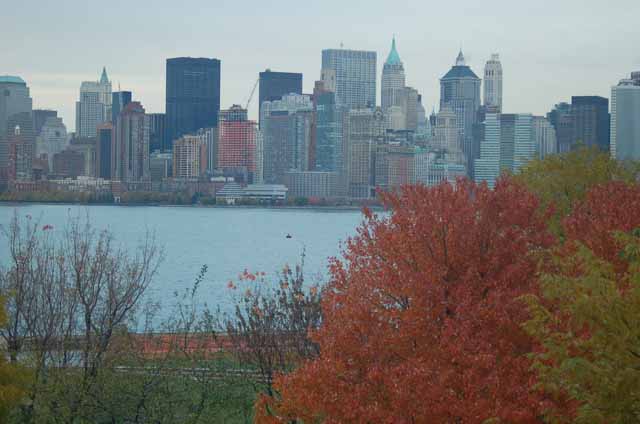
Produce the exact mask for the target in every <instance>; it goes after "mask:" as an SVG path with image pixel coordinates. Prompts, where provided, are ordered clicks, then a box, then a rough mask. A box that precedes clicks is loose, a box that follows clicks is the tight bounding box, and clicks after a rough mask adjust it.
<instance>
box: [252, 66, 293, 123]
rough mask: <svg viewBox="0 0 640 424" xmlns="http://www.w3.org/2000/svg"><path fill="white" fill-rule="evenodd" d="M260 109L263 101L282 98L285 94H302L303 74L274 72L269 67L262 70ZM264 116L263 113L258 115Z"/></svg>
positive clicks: (259, 95)
mask: <svg viewBox="0 0 640 424" xmlns="http://www.w3.org/2000/svg"><path fill="white" fill-rule="evenodd" d="M258 90H259V94H258V97H259V101H260V103H259V104H258V106H259V108H260V110H261V108H262V102H271V101H274V100H280V99H282V96H284V95H285V94H291V93H296V94H302V74H297V73H292V72H273V71H271V69H267V70H266V71H264V72H260V87H259V89H258ZM258 116H262V115H258Z"/></svg>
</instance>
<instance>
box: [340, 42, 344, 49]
mask: <svg viewBox="0 0 640 424" xmlns="http://www.w3.org/2000/svg"><path fill="white" fill-rule="evenodd" d="M340 48H341V49H344V43H343V42H342V41H341V42H340Z"/></svg>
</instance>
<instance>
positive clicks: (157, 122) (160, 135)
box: [148, 113, 171, 152]
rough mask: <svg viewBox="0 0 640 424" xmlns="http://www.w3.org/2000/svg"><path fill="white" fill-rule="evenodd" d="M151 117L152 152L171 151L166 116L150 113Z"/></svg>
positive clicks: (150, 138)
mask: <svg viewBox="0 0 640 424" xmlns="http://www.w3.org/2000/svg"><path fill="white" fill-rule="evenodd" d="M148 115H149V149H151V151H152V152H154V151H158V150H159V151H162V152H166V151H168V150H171V146H169V143H167V139H166V135H167V129H166V125H165V121H166V115H165V114H164V113H150V114H148Z"/></svg>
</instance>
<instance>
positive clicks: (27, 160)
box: [8, 115, 34, 181]
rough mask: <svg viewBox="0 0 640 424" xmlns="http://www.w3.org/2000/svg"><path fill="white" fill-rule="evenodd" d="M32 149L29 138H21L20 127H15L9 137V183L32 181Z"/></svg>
mask: <svg viewBox="0 0 640 424" xmlns="http://www.w3.org/2000/svg"><path fill="white" fill-rule="evenodd" d="M14 116H15V115H14ZM33 149H34V145H33V142H32V140H31V137H30V136H27V137H25V136H23V134H22V133H21V131H20V125H16V126H15V127H14V130H13V134H12V135H10V136H9V155H8V156H9V161H8V162H9V164H8V179H9V181H30V180H32V179H33V166H32V163H33V156H34V155H33V153H34V152H33Z"/></svg>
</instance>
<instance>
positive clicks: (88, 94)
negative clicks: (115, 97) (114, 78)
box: [76, 67, 112, 137]
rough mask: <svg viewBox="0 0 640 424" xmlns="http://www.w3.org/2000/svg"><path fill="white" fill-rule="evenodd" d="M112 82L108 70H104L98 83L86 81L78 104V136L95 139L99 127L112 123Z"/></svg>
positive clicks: (81, 86) (81, 89) (82, 85)
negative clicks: (105, 123)
mask: <svg viewBox="0 0 640 424" xmlns="http://www.w3.org/2000/svg"><path fill="white" fill-rule="evenodd" d="M111 101H112V95H111V81H109V77H108V76H107V69H106V68H105V67H103V68H102V74H101V75H100V80H98V81H84V82H82V84H81V85H80V98H79V99H78V101H77V102H76V135H77V136H79V137H95V136H96V134H97V132H98V130H97V128H98V125H100V124H102V123H104V122H107V121H111Z"/></svg>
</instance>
